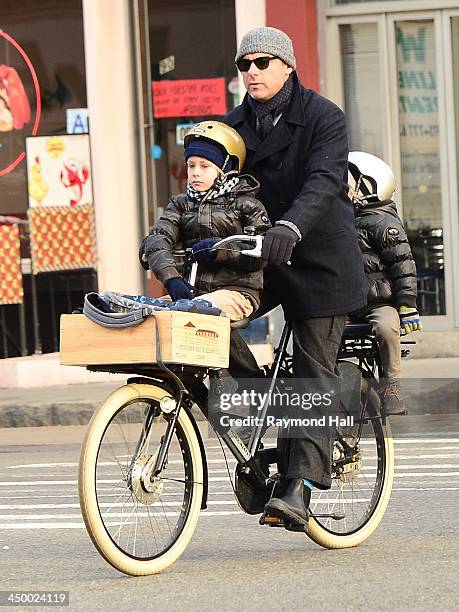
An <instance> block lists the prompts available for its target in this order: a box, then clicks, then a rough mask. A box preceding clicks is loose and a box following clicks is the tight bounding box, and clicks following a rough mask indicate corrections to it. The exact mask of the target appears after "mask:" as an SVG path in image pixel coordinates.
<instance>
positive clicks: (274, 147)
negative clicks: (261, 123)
mask: <svg viewBox="0 0 459 612" xmlns="http://www.w3.org/2000/svg"><path fill="white" fill-rule="evenodd" d="M259 142H260V141H259ZM292 142H293V136H292V134H291V133H290V130H289V129H288V126H287V123H286V122H285V121H284V120H283V117H281V118H280V120H279V123H278V124H277V125H276V126H275V127H274V129H273V130H272V132H271V133H270V134H268V136H267V137H266V138H265V139H264V140H263V142H260V144H259V146H258V148H257V149H256V151H255V155H254V156H253V159H252V164H257V163H258V162H260V161H261V160H262V159H265V158H266V157H269V156H270V155H273V153H277V151H281V150H282V149H285V148H287V147H288V146H289V145H290V144H291V143H292Z"/></svg>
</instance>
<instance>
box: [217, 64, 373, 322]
mask: <svg viewBox="0 0 459 612" xmlns="http://www.w3.org/2000/svg"><path fill="white" fill-rule="evenodd" d="M292 78H293V80H294V83H293V93H292V98H291V100H290V103H289V106H288V108H287V109H286V110H285V111H284V113H283V114H282V116H281V118H280V119H279V121H278V123H277V124H276V125H275V127H274V129H273V130H272V132H271V133H270V134H269V135H268V136H267V138H265V140H263V141H262V142H261V141H260V140H259V138H258V137H257V136H256V134H255V127H256V124H255V116H254V115H253V113H252V111H251V109H250V106H249V104H248V102H247V95H246V97H245V98H244V100H243V102H242V104H241V105H240V106H238V107H236V108H235V109H234V110H233V111H231V112H230V113H229V114H228V115H226V117H225V122H226V123H227V124H228V125H230V126H231V127H233V128H234V129H236V130H237V131H238V132H239V133H240V134H241V136H242V137H243V138H244V141H245V144H246V147H247V159H246V162H245V165H244V171H246V172H250V173H251V174H252V175H254V176H255V178H256V179H257V180H258V181H259V182H260V185H261V188H260V191H259V193H258V197H259V198H260V200H261V201H262V202H263V204H264V205H265V207H266V210H267V211H268V215H269V218H270V220H271V222H272V223H273V224H274V223H275V222H276V221H278V220H280V219H284V220H286V221H291V222H292V223H294V224H295V225H296V226H297V227H298V229H299V230H300V232H301V235H302V240H301V241H300V242H298V244H297V245H296V247H295V249H294V251H293V256H292V259H291V262H292V265H291V266H288V265H286V264H283V265H281V266H270V267H269V268H268V269H267V271H266V273H265V283H266V285H267V289H269V290H271V289H272V287H274V288H275V289H274V290H277V291H278V293H279V294H280V295H281V303H282V305H283V307H284V310H285V312H286V314H287V316H288V317H289V318H302V317H305V316H309V317H321V316H331V315H335V314H346V313H348V312H351V311H353V310H355V309H357V308H359V307H361V306H363V305H364V304H365V303H366V283H365V280H364V272H363V265H362V257H361V255H360V251H359V247H358V243H357V234H356V231H355V227H354V213H353V210H352V204H351V202H350V200H349V198H348V197H347V155H348V145H347V133H346V119H345V116H344V113H343V112H342V111H341V110H340V109H339V108H338V107H337V106H336V105H335V104H333V102H331V101H330V100H328V99H327V98H324V97H323V96H321V95H319V94H318V93H316V92H314V91H312V90H310V89H305V88H304V87H303V86H302V85H301V83H300V82H299V80H298V77H297V76H296V74H295V73H294V74H293V77H292Z"/></svg>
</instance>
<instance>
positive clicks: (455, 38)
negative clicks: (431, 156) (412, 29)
mask: <svg viewBox="0 0 459 612" xmlns="http://www.w3.org/2000/svg"><path fill="white" fill-rule="evenodd" d="M451 38H452V44H453V49H452V50H453V53H452V56H453V87H454V108H455V123H456V147H458V146H459V17H453V18H452V19H451ZM456 164H457V177H458V180H459V155H458V156H456ZM458 193H459V184H458ZM456 206H458V203H457V202H456Z"/></svg>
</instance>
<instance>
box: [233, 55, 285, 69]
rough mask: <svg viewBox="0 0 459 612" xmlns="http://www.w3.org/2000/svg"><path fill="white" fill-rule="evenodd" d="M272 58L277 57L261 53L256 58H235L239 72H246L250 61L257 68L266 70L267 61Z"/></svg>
mask: <svg viewBox="0 0 459 612" xmlns="http://www.w3.org/2000/svg"><path fill="white" fill-rule="evenodd" d="M273 59H277V57H275V56H274V57H270V56H269V55H262V56H261V57H257V58H256V59H253V60H249V59H240V60H237V62H236V66H237V69H238V70H239V72H248V70H249V69H250V66H251V64H252V63H254V64H255V66H256V67H257V68H258V70H266V68H267V67H268V66H269V62H270V61H271V60H273Z"/></svg>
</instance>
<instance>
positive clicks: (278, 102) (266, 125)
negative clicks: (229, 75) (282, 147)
mask: <svg viewBox="0 0 459 612" xmlns="http://www.w3.org/2000/svg"><path fill="white" fill-rule="evenodd" d="M292 90H293V79H292V77H291V76H290V77H289V78H288V79H287V80H286V81H285V83H284V86H283V87H282V89H281V90H280V91H278V92H277V94H276V95H275V96H274V97H273V98H271V99H270V100H267V101H266V102H259V101H258V100H254V99H253V98H252V97H251V96H247V99H248V103H249V106H250V108H251V110H252V112H253V113H254V114H255V116H256V118H257V136H258V138H259V139H260V140H264V139H265V138H266V136H268V134H269V133H270V132H271V131H272V130H273V128H274V118H275V117H277V115H280V114H281V113H282V112H283V111H284V110H285V109H286V108H287V106H288V103H289V102H290V98H291V96H292Z"/></svg>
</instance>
